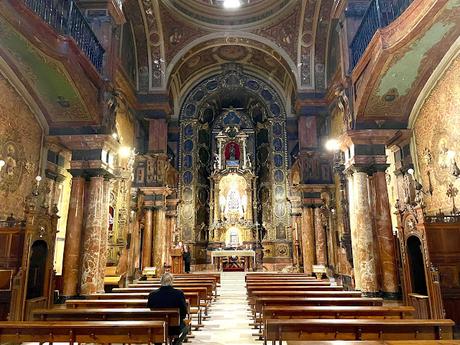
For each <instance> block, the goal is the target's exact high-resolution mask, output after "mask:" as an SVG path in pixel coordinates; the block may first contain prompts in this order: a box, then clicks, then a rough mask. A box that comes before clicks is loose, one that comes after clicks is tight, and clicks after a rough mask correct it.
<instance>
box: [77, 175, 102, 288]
mask: <svg viewBox="0 0 460 345" xmlns="http://www.w3.org/2000/svg"><path fill="white" fill-rule="evenodd" d="M88 189H89V190H88V198H87V208H86V221H85V231H84V234H83V251H82V261H81V291H80V292H81V294H82V295H88V294H94V293H96V292H98V290H99V286H100V274H99V273H100V271H99V260H100V256H101V255H100V254H101V252H100V249H101V232H102V227H103V224H104V213H103V200H104V177H102V176H96V177H91V180H90V183H89V188H88Z"/></svg>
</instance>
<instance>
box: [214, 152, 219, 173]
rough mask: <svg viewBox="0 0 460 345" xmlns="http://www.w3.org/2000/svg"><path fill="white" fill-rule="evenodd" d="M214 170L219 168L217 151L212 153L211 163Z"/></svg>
mask: <svg viewBox="0 0 460 345" xmlns="http://www.w3.org/2000/svg"><path fill="white" fill-rule="evenodd" d="M213 167H214V170H217V169H220V164H219V155H218V154H217V153H214V164H213Z"/></svg>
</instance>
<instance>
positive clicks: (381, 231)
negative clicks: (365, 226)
mask: <svg viewBox="0 0 460 345" xmlns="http://www.w3.org/2000/svg"><path fill="white" fill-rule="evenodd" d="M374 189H375V209H374V219H375V227H376V229H375V230H376V233H377V239H378V242H377V243H378V250H379V257H380V260H379V265H380V271H381V272H382V291H383V292H385V293H387V294H396V293H398V290H399V288H398V277H397V274H396V270H397V269H396V262H395V255H396V253H395V247H394V240H393V231H392V224H391V213H390V203H389V199H388V190H387V183H386V176H385V172H384V171H377V172H375V173H374Z"/></svg>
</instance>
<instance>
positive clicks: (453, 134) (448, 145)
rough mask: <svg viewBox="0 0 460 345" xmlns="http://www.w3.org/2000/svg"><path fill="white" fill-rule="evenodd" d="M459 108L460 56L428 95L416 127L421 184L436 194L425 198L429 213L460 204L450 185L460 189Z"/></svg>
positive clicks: (449, 209)
mask: <svg viewBox="0 0 460 345" xmlns="http://www.w3.org/2000/svg"><path fill="white" fill-rule="evenodd" d="M459 109H460V57H457V58H455V60H454V61H453V62H452V64H451V65H450V67H449V68H448V69H447V70H446V71H445V72H444V74H443V75H442V77H441V78H440V79H439V81H438V82H437V84H436V85H435V87H434V88H433V89H432V91H431V92H430V93H429V94H428V95H427V97H426V99H425V102H424V104H423V106H422V107H421V109H420V112H419V114H418V117H417V120H416V121H415V124H414V137H415V144H416V154H417V160H418V164H419V168H420V175H421V176H420V177H421V181H422V184H423V186H424V189H425V190H429V189H432V190H433V195H432V196H430V195H429V194H428V195H425V199H424V200H425V203H426V206H427V208H426V211H427V213H428V214H436V213H438V212H440V211H442V212H444V213H451V212H452V209H453V201H454V200H455V201H456V202H457V205H460V203H459V201H458V196H457V195H451V196H449V195H448V194H449V193H448V190H449V185H450V184H452V187H453V189H457V190H460V180H459V179H458V178H457V177H456V176H454V175H455V174H456V172H457V170H458V164H459V163H460V162H459V159H460V142H459V140H458V128H460V112H459ZM456 167H457V168H456ZM457 175H458V174H457ZM430 186H431V187H430ZM451 191H452V190H451ZM457 193H458V192H457ZM454 194H456V193H454Z"/></svg>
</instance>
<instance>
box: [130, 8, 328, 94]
mask: <svg viewBox="0 0 460 345" xmlns="http://www.w3.org/2000/svg"><path fill="white" fill-rule="evenodd" d="M241 2H242V6H241V7H240V8H238V9H224V8H223V0H187V1H182V0H138V1H137V0H127V1H126V2H125V4H124V8H125V13H126V17H127V19H128V21H130V22H131V23H132V25H133V29H134V33H135V36H136V47H137V58H138V71H139V73H144V74H145V75H148V88H147V90H144V91H147V92H155V91H159V92H170V91H172V93H173V94H174V95H175V98H181V97H183V96H184V94H183V93H184V92H186V89H187V87H188V86H189V85H192V84H193V83H194V82H197V81H198V80H200V79H202V78H204V77H206V76H207V75H209V74H210V73H215V72H216V70H218V69H219V68H220V67H221V66H222V65H223V64H225V63H229V62H232V63H239V64H241V65H243V66H244V68H246V69H248V70H250V71H251V72H253V73H258V74H259V75H260V76H263V77H264V78H266V77H267V75H268V77H269V79H271V81H272V82H273V84H274V86H275V87H277V88H278V89H282V90H285V93H286V94H285V95H286V96H289V94H290V93H292V92H297V91H299V90H305V91H323V90H324V89H325V88H326V73H325V71H326V66H325V65H326V58H327V49H326V48H327V43H328V37H329V31H330V29H331V22H332V21H331V17H332V13H333V12H334V3H335V6H337V2H334V1H333V0H316V1H314V0H241Z"/></svg>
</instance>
